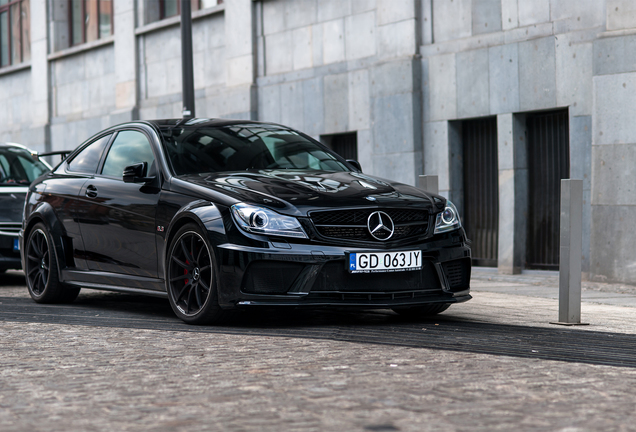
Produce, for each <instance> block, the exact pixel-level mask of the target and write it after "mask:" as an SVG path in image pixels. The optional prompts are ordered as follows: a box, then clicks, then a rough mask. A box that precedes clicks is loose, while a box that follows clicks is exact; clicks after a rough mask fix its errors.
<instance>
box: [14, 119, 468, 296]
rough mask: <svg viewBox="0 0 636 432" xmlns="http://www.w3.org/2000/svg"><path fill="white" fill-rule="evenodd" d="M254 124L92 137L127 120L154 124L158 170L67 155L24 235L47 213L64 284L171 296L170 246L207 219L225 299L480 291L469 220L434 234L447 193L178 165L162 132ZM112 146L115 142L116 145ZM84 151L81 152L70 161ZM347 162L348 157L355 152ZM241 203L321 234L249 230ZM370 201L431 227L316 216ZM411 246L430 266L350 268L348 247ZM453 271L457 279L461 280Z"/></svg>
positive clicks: (324, 176) (36, 186)
mask: <svg viewBox="0 0 636 432" xmlns="http://www.w3.org/2000/svg"><path fill="white" fill-rule="evenodd" d="M245 124H249V125H254V124H258V123H256V122H246V121H238V120H236V121H230V120H208V121H203V120H201V119H195V120H194V121H189V122H187V123H185V122H184V121H183V120H157V121H139V122H132V123H127V124H123V125H118V126H115V127H112V128H110V129H107V130H105V131H103V132H100V134H97V135H95V136H94V137H93V138H91V139H89V140H87V142H86V143H85V144H84V145H87V144H88V143H90V142H91V141H93V140H95V138H98V137H100V136H105V135H108V134H113V135H114V134H115V133H116V132H117V131H121V130H137V131H141V132H143V133H144V134H145V135H146V136H147V138H148V139H149V140H150V142H151V145H152V147H153V152H154V155H155V160H156V167H155V170H156V172H155V173H156V178H155V180H154V181H153V182H151V183H149V184H140V183H124V182H123V181H122V180H121V179H114V178H107V177H104V176H100V175H96V174H78V173H73V172H70V171H69V170H68V165H67V162H66V161H63V162H61V163H60V164H59V165H58V166H57V167H55V168H54V169H53V171H52V172H51V173H49V174H47V175H44V176H43V177H41V178H40V179H38V180H37V181H35V182H34V183H33V184H32V185H31V186H30V190H29V193H28V195H27V198H26V205H25V219H24V222H23V229H22V233H21V234H22V236H21V241H22V242H23V241H24V238H28V234H29V232H30V230H31V229H32V227H33V226H34V225H35V224H36V223H37V222H43V223H44V224H45V225H46V226H47V228H48V229H49V232H50V233H51V236H52V237H53V242H54V250H55V253H56V257H57V262H58V263H59V268H60V279H61V280H62V281H63V282H65V283H67V284H69V285H76V286H81V287H85V288H97V289H105V290H113V291H123V292H136V293H143V294H148V295H155V296H159V297H166V292H167V291H166V286H165V280H164V277H165V267H166V259H167V257H166V254H167V249H168V246H169V244H170V241H171V240H172V236H173V235H174V234H175V233H176V232H177V231H178V229H179V228H180V227H182V226H183V225H184V224H187V223H195V224H197V225H198V226H199V227H200V228H201V230H202V231H203V232H205V233H207V237H208V240H209V242H210V244H211V246H212V250H213V255H214V257H215V261H216V269H215V270H216V272H215V275H216V283H217V289H218V300H219V304H220V306H221V307H223V308H234V307H241V306H245V307H247V306H258V305H263V306H305V305H306V306H333V305H340V306H359V307H372V308H381V307H399V306H411V305H418V304H424V303H436V302H441V303H455V302H461V301H466V300H468V299H470V298H471V297H470V295H469V279H470V248H469V246H468V243H467V240H466V236H465V233H464V231H463V229H461V228H460V229H458V230H455V231H452V232H448V233H444V234H438V235H434V234H433V227H434V225H435V217H436V215H437V214H438V213H439V212H441V211H442V210H443V209H444V206H445V202H446V200H445V199H444V198H443V197H441V196H437V195H431V194H427V193H424V192H423V191H421V190H419V189H417V188H415V187H412V186H408V185H405V184H400V183H395V182H390V181H387V180H382V179H378V178H375V177H371V176H367V175H365V174H362V173H361V172H360V171H359V170H358V169H357V167H354V166H352V165H347V166H348V167H350V169H351V170H350V171H349V172H326V171H315V172H311V175H307V176H305V177H303V176H299V175H298V173H293V172H290V171H287V170H248V171H240V172H220V173H211V174H205V175H182V176H175V175H174V173H173V170H172V168H171V165H170V161H169V160H167V159H166V156H165V154H164V150H163V149H164V147H163V143H162V141H161V140H162V139H163V137H164V136H165V135H166V134H170V130H171V129H172V128H175V127H180V128H198V127H206V128H213V127H223V126H227V125H245ZM309 139H311V138H309ZM84 145H82V146H80V147H78V150H76V152H77V151H80V150H81V149H82V148H83V146H84ZM107 150H108V146H106V150H105V151H104V153H106V152H107ZM327 151H328V150H327ZM72 158H73V154H71V155H70V156H69V158H68V159H67V160H72ZM103 158H104V156H102V159H103ZM340 159H341V158H339V160H340ZM342 162H343V163H345V164H346V162H345V161H344V159H342ZM101 163H103V160H102V162H101ZM365 184H366V186H365ZM369 185H371V186H372V187H373V188H369ZM94 191H97V192H94ZM369 197H371V198H369ZM240 202H243V203H248V204H252V205H258V206H261V207H266V208H269V209H271V210H274V211H276V212H278V213H281V214H285V215H289V216H294V217H296V218H298V220H299V221H300V223H301V225H302V226H303V229H304V230H305V232H306V233H307V234H308V236H309V238H308V239H295V238H283V237H278V238H276V237H268V236H264V235H256V234H250V233H247V232H245V231H242V230H240V229H239V228H238V227H237V226H236V224H235V222H234V220H233V218H232V215H231V212H230V207H231V206H232V205H233V204H236V203H240ZM360 208H363V209H392V208H399V209H419V210H426V211H427V212H428V215H429V216H428V217H429V221H428V222H429V224H428V226H429V229H428V230H427V231H426V232H425V233H422V234H421V235H418V236H416V237H411V238H408V239H404V240H397V241H392V240H389V241H386V242H380V241H355V240H354V241H352V240H338V239H332V238H325V237H323V236H321V235H320V233H318V231H317V230H316V228H315V226H314V225H313V223H312V221H311V214H312V212H316V211H325V210H329V211H333V210H341V209H360ZM21 249H22V250H24V247H22V248H21ZM400 250H421V251H422V256H423V257H424V262H423V269H422V271H410V272H401V273H382V274H378V273H376V274H349V273H348V272H347V270H346V262H345V259H346V256H347V253H348V252H361V251H366V252H368V251H400ZM23 262H24V257H23ZM449 265H451V266H454V267H453V269H454V270H453V269H450V267H449ZM449 269H450V270H449ZM458 269H460V272H461V275H462V276H461V278H460V279H457V277H456V275H457V271H458ZM453 272H454V273H453ZM452 274H455V279H454V281H455V282H452V281H450V278H452Z"/></svg>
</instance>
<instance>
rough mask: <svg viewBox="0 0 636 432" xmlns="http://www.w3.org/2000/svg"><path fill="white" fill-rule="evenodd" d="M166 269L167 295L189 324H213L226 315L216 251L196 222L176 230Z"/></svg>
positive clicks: (178, 312)
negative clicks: (220, 300) (218, 281)
mask: <svg viewBox="0 0 636 432" xmlns="http://www.w3.org/2000/svg"><path fill="white" fill-rule="evenodd" d="M166 269H167V273H168V274H167V276H166V287H167V290H168V299H169V300H170V306H172V310H173V311H174V313H175V314H176V315H177V316H178V317H179V318H181V319H182V320H183V321H185V322H186V323H188V324H213V323H218V322H220V321H221V320H222V319H224V318H225V316H226V315H227V313H226V312H225V311H224V310H223V309H221V308H220V307H219V302H218V295H217V284H216V267H215V261H214V252H213V250H212V247H211V246H210V244H209V243H208V241H207V240H206V238H205V236H204V235H203V233H202V232H201V230H200V229H199V227H198V226H197V225H194V224H188V225H185V226H183V227H181V228H180V229H179V231H177V233H176V234H175V236H174V240H173V241H172V243H171V244H170V249H169V253H168V262H167V263H166Z"/></svg>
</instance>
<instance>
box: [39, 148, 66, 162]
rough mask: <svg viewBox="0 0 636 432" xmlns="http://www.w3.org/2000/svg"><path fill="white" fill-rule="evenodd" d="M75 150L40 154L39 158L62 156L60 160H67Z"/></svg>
mask: <svg viewBox="0 0 636 432" xmlns="http://www.w3.org/2000/svg"><path fill="white" fill-rule="evenodd" d="M72 151H73V150H60V151H54V152H46V153H38V154H37V157H39V158H40V157H43V156H57V155H59V156H60V160H64V159H66V156H68V154H69V153H71V152H72Z"/></svg>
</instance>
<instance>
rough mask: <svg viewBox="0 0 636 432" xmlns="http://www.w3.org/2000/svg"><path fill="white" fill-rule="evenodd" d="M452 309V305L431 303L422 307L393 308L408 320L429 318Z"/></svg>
mask: <svg viewBox="0 0 636 432" xmlns="http://www.w3.org/2000/svg"><path fill="white" fill-rule="evenodd" d="M449 307H450V303H429V304H425V305H421V306H413V307H404V308H393V312H395V313H397V314H398V315H401V316H403V317H406V318H411V319H417V318H429V317H432V316H435V315H437V314H439V313H441V312H444V311H445V310H446V309H448V308H449Z"/></svg>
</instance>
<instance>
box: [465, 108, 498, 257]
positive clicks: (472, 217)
mask: <svg viewBox="0 0 636 432" xmlns="http://www.w3.org/2000/svg"><path fill="white" fill-rule="evenodd" d="M461 133H462V148H463V165H464V181H463V183H464V185H463V186H464V203H463V204H464V220H463V222H464V227H465V229H466V235H467V236H468V238H469V239H470V240H472V242H473V243H472V255H473V264H474V265H477V266H486V267H496V266H497V247H498V240H499V180H498V164H497V118H496V117H488V118H485V119H478V120H467V121H464V122H462V132H461Z"/></svg>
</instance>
